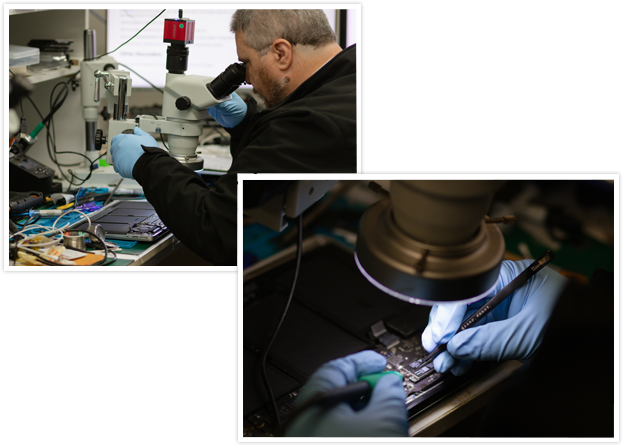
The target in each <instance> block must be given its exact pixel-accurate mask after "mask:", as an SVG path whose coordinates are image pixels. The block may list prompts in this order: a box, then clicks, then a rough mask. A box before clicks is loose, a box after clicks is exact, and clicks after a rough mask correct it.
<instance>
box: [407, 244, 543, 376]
mask: <svg viewBox="0 0 623 446" xmlns="http://www.w3.org/2000/svg"><path fill="white" fill-rule="evenodd" d="M553 258H554V253H553V252H551V251H545V253H544V254H542V255H541V257H539V258H538V259H536V260H535V261H534V262H533V263H532V264H530V266H528V267H527V268H526V269H525V270H523V271H522V272H521V273H519V275H518V276H517V277H515V278H514V279H513V280H512V281H511V282H510V283H508V285H506V286H505V287H504V288H502V290H500V292H499V293H498V294H496V295H495V296H493V298H491V300H489V301H488V302H487V303H485V304H484V305H483V306H482V307H481V308H480V309H479V310H478V311H476V312H475V313H474V314H472V315H471V316H470V317H468V318H467V319H466V320H465V321H464V322H463V323H462V324H461V326H460V327H459V329H458V330H457V331H456V333H460V332H462V331H463V330H466V329H468V328H470V327H472V326H473V325H475V324H476V323H478V322H480V321H481V320H482V319H483V318H484V317H485V316H486V315H487V314H489V313H490V312H491V311H492V310H493V309H494V308H495V307H497V306H498V305H499V304H500V303H502V301H503V300H504V299H506V298H507V297H508V296H510V295H511V294H512V293H513V292H514V291H515V290H517V289H518V288H519V287H521V286H522V285H524V284H525V283H526V282H527V281H528V280H530V278H532V276H534V275H535V274H536V273H538V272H539V271H541V270H542V269H543V268H544V267H545V266H546V265H547V264H548V263H549V262H551V261H552V259H553ZM456 333H455V335H456ZM447 345H448V344H440V345H439V346H437V348H436V349H434V350H433V351H432V352H430V353H429V354H428V356H426V357H425V358H424V359H423V360H422V362H420V363H419V364H418V365H417V366H416V367H415V369H416V370H417V369H419V368H421V367H422V366H423V365H424V364H426V363H429V362H430V361H432V360H433V359H435V358H436V357H437V355H439V354H440V353H443V352H445V351H446V349H447Z"/></svg>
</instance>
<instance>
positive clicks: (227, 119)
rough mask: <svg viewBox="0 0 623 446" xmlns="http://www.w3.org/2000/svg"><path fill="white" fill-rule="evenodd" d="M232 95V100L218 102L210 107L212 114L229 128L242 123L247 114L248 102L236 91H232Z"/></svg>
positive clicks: (217, 120)
mask: <svg viewBox="0 0 623 446" xmlns="http://www.w3.org/2000/svg"><path fill="white" fill-rule="evenodd" d="M231 96H232V99H231V100H229V101H227V102H222V103H220V104H216V105H215V106H213V107H210V108H209V109H208V113H209V114H210V116H212V117H213V118H214V119H215V120H216V122H218V123H219V124H221V125H222V126H223V127H225V128H228V129H229V128H232V127H236V126H237V125H238V124H240V123H241V122H242V120H243V119H244V117H245V115H246V114H247V104H246V103H245V102H244V101H243V100H242V98H241V97H240V96H238V95H237V94H236V93H232V94H231Z"/></svg>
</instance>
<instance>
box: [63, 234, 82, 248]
mask: <svg viewBox="0 0 623 446" xmlns="http://www.w3.org/2000/svg"><path fill="white" fill-rule="evenodd" d="M63 245H65V247H66V248H70V249H78V250H82V251H84V250H86V249H87V247H86V244H85V243H84V233H83V232H78V233H77V234H76V235H72V234H71V233H68V232H66V233H65V234H63Z"/></svg>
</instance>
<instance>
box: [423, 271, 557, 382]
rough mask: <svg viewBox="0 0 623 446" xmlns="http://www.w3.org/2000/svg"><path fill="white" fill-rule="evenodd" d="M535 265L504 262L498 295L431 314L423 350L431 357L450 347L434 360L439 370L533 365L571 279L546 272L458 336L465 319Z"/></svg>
mask: <svg viewBox="0 0 623 446" xmlns="http://www.w3.org/2000/svg"><path fill="white" fill-rule="evenodd" d="M531 263H532V260H522V261H519V262H510V261H505V262H502V266H501V268H500V276H499V278H498V282H497V284H496V285H495V289H494V290H493V292H492V293H491V294H490V295H489V296H487V297H486V298H484V299H481V300H479V301H476V302H474V303H472V304H470V305H461V304H437V305H434V306H433V308H432V309H431V312H430V315H429V319H428V326H427V327H426V329H425V330H424V333H422V345H423V346H424V348H425V349H426V350H428V351H429V352H430V351H432V350H433V349H435V348H436V347H437V346H438V345H439V344H442V343H446V342H447V343H448V345H447V348H448V350H447V351H446V352H443V353H441V354H440V355H438V356H437V357H436V358H435V360H434V361H433V365H434V367H435V370H437V371H438V372H440V373H443V372H445V371H447V370H450V369H451V370H452V373H453V374H454V375H457V376H458V375H463V374H464V373H466V372H467V370H468V369H469V367H470V366H471V364H472V361H474V360H476V361H502V360H507V359H522V360H528V359H530V357H531V356H532V355H533V354H534V352H535V351H536V350H537V348H538V347H539V345H541V340H542V339H543V336H544V334H545V330H546V328H547V322H548V321H549V318H550V316H551V314H552V312H553V311H554V307H555V306H556V302H557V301H558V297H559V296H560V293H561V292H562V290H563V289H564V288H565V286H566V285H567V279H565V278H564V277H563V276H562V275H560V274H559V273H557V272H556V271H554V270H552V269H551V268H548V267H545V268H543V269H542V270H541V271H539V272H538V273H537V274H535V275H534V276H533V277H532V278H531V279H530V280H529V281H528V282H527V283H525V284H524V285H523V286H521V287H520V288H519V289H517V290H515V292H514V293H512V294H511V295H510V296H508V297H507V298H506V299H505V300H504V301H503V302H502V303H501V304H499V305H498V306H497V307H495V309H494V310H493V311H491V312H490V313H489V314H488V315H487V316H485V318H484V319H483V320H482V321H480V322H479V323H478V324H476V326H475V327H472V328H468V329H467V330H463V331H462V332H460V333H458V334H456V336H455V335H454V333H455V332H456V330H458V328H459V326H460V325H461V324H462V323H463V321H464V320H465V319H467V318H468V317H470V316H471V315H472V314H474V313H475V312H476V311H477V310H478V309H479V308H480V307H482V305H484V303H485V302H486V301H487V300H489V299H491V298H492V297H493V296H494V295H495V294H497V293H498V292H499V291H500V290H501V289H502V288H504V287H505V286H506V285H507V284H508V283H509V282H510V281H511V280H513V279H514V278H515V277H517V276H518V275H519V273H521V272H522V271H523V270H524V269H526V268H527V267H528V266H529V265H530V264H531Z"/></svg>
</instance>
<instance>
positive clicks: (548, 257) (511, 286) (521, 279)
mask: <svg viewBox="0 0 623 446" xmlns="http://www.w3.org/2000/svg"><path fill="white" fill-rule="evenodd" d="M553 258H554V253H553V252H551V251H545V253H544V254H543V255H541V257H539V258H538V259H536V260H535V261H534V262H533V263H532V264H530V266H528V267H527V268H526V269H525V270H523V271H522V272H521V273H519V275H518V276H517V277H515V278H514V279H513V280H512V281H510V282H509V283H508V285H506V286H505V287H504V288H502V290H501V291H500V292H499V293H498V294H496V295H495V296H493V298H492V299H491V300H490V301H489V302H487V303H486V304H484V305H483V306H482V307H481V308H480V309H479V310H478V311H476V312H475V313H474V314H472V315H471V316H470V317H469V318H467V319H466V320H465V322H463V323H462V324H461V326H460V327H459V329H458V330H457V331H456V332H457V333H459V332H461V331H463V330H466V329H468V328H470V327H471V326H473V325H474V324H476V323H477V322H479V321H481V320H482V318H483V317H485V316H486V315H487V314H488V313H489V312H490V311H491V310H493V309H494V308H495V307H497V306H498V305H499V304H500V303H502V301H503V300H504V299H506V298H507V297H508V296H510V295H511V294H512V293H513V292H514V291H515V290H517V289H518V288H519V287H521V286H522V285H524V284H525V283H526V282H527V281H528V280H530V278H532V276H534V275H535V274H536V273H538V272H539V271H541V270H542V269H543V268H544V267H545V266H546V265H547V264H548V263H549V262H551V261H552V259H553Z"/></svg>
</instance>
